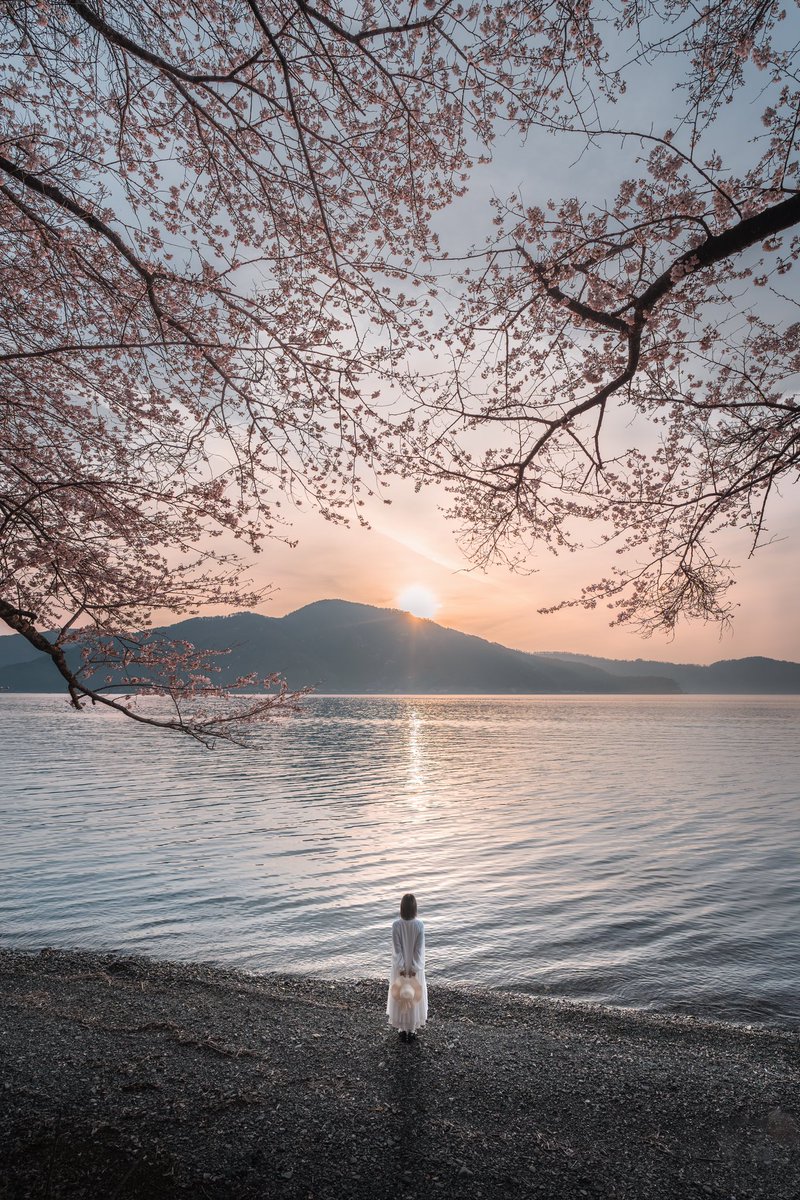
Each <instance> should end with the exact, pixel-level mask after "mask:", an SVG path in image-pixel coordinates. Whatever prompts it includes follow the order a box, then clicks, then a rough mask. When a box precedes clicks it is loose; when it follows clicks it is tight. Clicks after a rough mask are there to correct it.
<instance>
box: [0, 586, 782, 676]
mask: <svg viewBox="0 0 800 1200" xmlns="http://www.w3.org/2000/svg"><path fill="white" fill-rule="evenodd" d="M164 635H166V636H170V637H174V638H182V639H185V640H186V641H190V642H193V643H194V644H195V645H196V646H197V647H198V648H199V649H217V648H219V647H229V653H227V654H225V655H224V656H220V658H219V660H218V662H219V664H220V666H221V667H222V672H221V674H220V675H219V676H218V678H219V679H220V681H221V682H227V681H229V680H231V679H235V678H236V677H238V676H239V675H243V674H249V673H250V672H251V671H255V672H256V673H257V674H258V675H259V676H261V677H263V676H266V675H268V674H271V673H273V672H279V673H280V674H282V675H285V676H286V678H287V680H288V683H289V685H290V686H291V687H293V688H296V687H301V686H304V685H310V686H312V687H314V688H316V689H317V690H318V691H323V692H325V691H327V692H341V693H345V694H347V693H350V694H353V693H368V694H369V693H373V694H374V693H388V694H408V693H414V694H421V693H426V692H427V693H430V694H448V693H449V694H464V695H475V694H495V695H498V694H521V695H522V694H529V695H533V694H550V693H552V694H563V693H574V694H638V693H645V694H674V693H676V692H681V691H684V692H689V693H706V694H707V693H711V692H722V693H723V694H724V693H729V694H742V693H744V692H746V693H748V694H775V693H777V694H800V664H797V663H792V662H788V661H786V660H779V659H769V658H765V657H762V656H751V657H749V658H745V659H725V660H720V661H719V662H717V663H712V664H710V665H709V666H702V665H699V664H691V663H686V664H681V663H677V664H676V663H665V662H659V661H658V660H647V659H608V658H602V657H599V656H593V655H582V654H576V653H573V652H570V651H563V652H555V651H536V652H531V651H524V650H515V649H513V648H511V647H508V646H503V645H502V644H501V643H499V642H493V641H489V640H488V639H486V638H481V637H478V636H477V635H475V634H468V633H462V632H461V631H460V630H456V629H451V628H448V627H447V626H443V625H439V624H438V623H437V622H435V621H431V620H427V619H425V618H417V617H412V616H411V615H410V614H409V613H406V612H403V611H402V610H400V609H388V608H378V607H376V606H374V605H366V604H358V603H354V602H351V601H345V600H336V599H325V600H317V601H314V602H312V603H311V604H307V605H304V606H302V607H301V608H299V609H296V610H294V611H293V612H291V613H287V614H286V615H285V616H283V617H268V616H263V615H261V614H260V613H252V612H241V613H230V614H227V615H225V616H215V617H203V616H197V617H189V618H186V619H185V620H183V621H179V622H176V623H175V624H173V625H170V626H162V627H160V628H159V629H155V630H152V631H149V636H151V637H158V636H164ZM4 643H5V644H4ZM69 654H70V656H71V657H72V659H73V661H74V662H77V660H78V655H79V650H78V649H77V648H73V649H71V650H70V651H69ZM15 656H16V657H15ZM20 656H21V657H20ZM0 689H1V690H4V691H23V692H38V691H44V692H60V691H61V690H62V683H61V679H60V677H59V676H58V674H57V673H56V671H55V669H54V667H53V665H52V663H50V661H49V660H48V659H46V658H45V657H44V656H42V655H38V656H37V655H36V654H35V652H33V651H32V650H31V648H30V646H29V645H28V643H27V642H26V641H25V640H24V638H22V637H20V635H11V636H9V637H3V638H0Z"/></svg>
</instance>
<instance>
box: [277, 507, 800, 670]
mask: <svg viewBox="0 0 800 1200" xmlns="http://www.w3.org/2000/svg"><path fill="white" fill-rule="evenodd" d="M389 494H390V495H391V496H392V497H393V503H392V505H391V506H389V507H387V506H384V505H381V504H380V503H377V504H376V505H375V506H374V508H372V509H368V510H367V516H368V517H369V518H370V520H371V522H372V527H371V528H370V529H362V528H359V527H358V526H355V527H353V528H350V529H341V528H338V527H334V526H332V525H330V524H328V523H327V522H325V521H323V520H322V519H321V518H320V517H318V516H317V515H315V514H314V513H299V514H297V515H296V517H295V524H294V525H293V527H292V530H291V534H292V536H293V537H295V536H296V537H298V538H299V545H298V546H297V547H296V549H294V550H292V549H290V548H289V547H287V546H284V545H283V544H281V543H278V542H273V543H267V544H266V545H265V549H264V553H263V554H262V555H260V556H259V558H258V560H257V568H258V569H257V573H255V574H254V577H255V578H256V579H257V580H258V581H259V582H264V583H265V582H272V584H273V585H274V586H275V589H276V590H275V592H274V593H273V596H272V599H271V601H269V602H268V603H266V604H264V605H262V606H261V607H260V609H259V611H261V612H263V613H264V614H265V615H267V616H275V617H278V616H283V615H284V614H285V613H287V612H291V611H293V610H294V609H296V608H299V607H301V606H302V605H304V604H308V603H310V602H311V601H314V600H322V599H333V598H336V599H343V600H353V601H357V602H359V603H362V604H374V605H378V606H380V607H387V608H393V607H397V606H398V605H397V597H398V595H399V593H400V592H401V591H402V590H403V588H405V587H408V586H409V585H411V584H419V585H422V586H424V587H426V588H428V589H430V590H431V591H432V592H433V593H434V594H435V595H436V596H437V598H438V600H439V602H440V607H439V609H438V611H437V613H436V614H435V616H434V618H433V619H434V620H436V621H437V622H438V623H439V624H442V625H448V626H450V627H452V628H455V629H460V630H463V631H464V632H466V633H474V634H477V635H479V636H480V637H485V638H488V639H489V640H491V641H497V642H501V643H503V644H504V645H507V646H513V647H515V648H517V649H521V650H572V651H576V652H579V653H584V654H597V655H601V656H606V657H610V658H656V659H663V660H667V661H671V662H687V661H690V662H703V663H708V662H713V661H715V660H717V659H721V658H743V657H746V656H748V655H753V654H763V655H766V656H768V657H771V658H787V659H793V660H800V607H798V604H797V600H796V580H797V576H798V571H797V563H798V558H799V557H800V544H799V543H798V539H797V537H796V536H795V533H794V530H795V529H796V528H797V527H798V520H797V518H798V515H800V495H797V494H794V495H793V496H791V497H790V498H789V499H787V500H784V501H782V502H781V501H779V502H778V506H776V507H775V508H774V509H773V519H772V521H771V526H770V527H771V530H772V532H773V534H774V535H775V536H776V537H778V538H780V539H781V540H778V541H776V542H775V544H773V545H771V546H769V547H766V548H765V549H763V550H762V551H760V552H759V553H758V555H757V556H756V557H755V558H754V559H753V560H750V561H749V562H748V561H747V557H746V556H747V553H748V550H749V546H748V543H747V541H746V540H745V539H744V538H741V537H738V536H737V537H736V538H735V539H733V540H732V542H731V544H730V545H729V546H728V548H727V550H728V553H729V555H730V557H731V558H732V559H733V560H734V561H737V562H742V563H743V566H742V570H741V571H740V574H739V582H738V583H737V586H736V588H735V594H734V597H733V598H734V600H735V601H736V602H737V603H738V605H739V606H740V607H739V608H738V610H737V616H736V619H735V621H734V626H733V630H732V631H731V632H729V633H725V634H723V636H722V637H721V638H720V633H719V630H718V629H717V628H716V627H715V626H710V625H709V626H706V625H702V624H694V625H683V626H681V628H680V629H679V630H678V632H677V634H676V636H675V638H674V639H673V640H672V641H669V640H667V639H666V638H665V637H652V638H650V639H642V638H641V637H639V636H638V635H637V634H635V633H634V632H633V631H632V630H629V629H624V628H614V629H611V628H609V619H610V614H609V612H608V610H606V609H596V610H594V611H591V612H590V611H586V610H584V609H581V608H574V609H567V610H565V611H563V612H561V613H556V614H554V615H550V616H540V615H539V613H538V612H537V609H539V608H540V607H542V606H543V605H546V604H550V603H554V602H556V601H557V600H559V599H562V598H566V597H569V596H575V595H577V594H578V592H579V590H580V587H581V585H582V584H586V583H590V582H592V581H593V580H594V579H596V578H598V577H599V576H600V574H601V573H602V570H603V567H604V566H605V568H606V569H607V568H608V567H609V566H610V565H611V563H612V561H613V559H614V555H613V552H604V554H602V555H601V554H599V553H597V552H593V553H592V552H588V551H587V552H584V553H578V554H574V555H566V556H561V557H558V558H555V557H553V556H552V555H549V554H547V555H543V556H542V557H540V558H539V559H538V560H537V561H535V562H534V563H533V564H532V565H534V566H536V567H537V568H538V570H537V573H535V574H533V575H527V576H523V575H514V574H512V573H511V572H509V571H508V570H506V569H503V568H500V567H496V568H493V569H492V570H490V571H489V572H488V573H486V574H484V573H482V572H479V571H475V570H470V569H469V564H468V563H467V561H466V559H465V558H464V556H463V554H462V553H461V551H460V550H459V548H458V546H457V543H456V539H455V536H454V533H453V530H452V529H451V528H450V527H449V525H448V523H447V522H446V521H445V518H444V517H443V516H442V515H441V513H439V512H438V511H437V506H436V498H435V492H433V491H432V490H428V491H425V490H423V491H422V492H421V493H420V494H419V495H415V494H413V493H412V492H411V490H410V489H407V488H405V487H404V486H403V485H395V486H394V487H392V488H391V489H390V492H389Z"/></svg>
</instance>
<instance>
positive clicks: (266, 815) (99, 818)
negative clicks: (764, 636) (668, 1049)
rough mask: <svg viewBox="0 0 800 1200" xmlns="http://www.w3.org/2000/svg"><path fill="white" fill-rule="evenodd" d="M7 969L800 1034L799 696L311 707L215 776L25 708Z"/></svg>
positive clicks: (184, 747)
mask: <svg viewBox="0 0 800 1200" xmlns="http://www.w3.org/2000/svg"><path fill="white" fill-rule="evenodd" d="M0 721H1V722H2V726H1V728H2V750H1V751H0V753H1V754H2V762H1V763H0V766H1V772H0V839H1V842H0V844H1V845H2V855H1V856H0V944H2V945H4V946H13V947H18V948H31V949H37V948H40V947H42V946H60V947H83V948H92V949H99V948H103V949H115V950H121V951H132V952H136V953H143V954H148V955H151V956H153V957H161V958H174V959H202V960H205V961H210V962H215V963H224V964H228V965H233V966H238V967H243V968H246V969H251V970H255V971H272V970H275V971H281V972H301V973H309V974H314V975H322V976H327V977H332V976H336V975H338V974H341V975H344V976H364V975H370V976H376V975H383V974H385V973H386V971H387V968H388V930H389V925H390V923H391V921H392V919H393V918H394V916H395V914H396V908H397V904H398V902H399V898H400V895H401V894H402V893H403V892H404V891H406V890H411V891H414V892H415V893H416V894H417V896H418V899H419V905H420V916H422V917H423V918H424V920H425V922H426V930H427V940H428V980H429V986H430V988H431V1012H432V1013H435V987H436V983H437V981H442V982H456V983H462V984H467V983H473V984H479V985H481V986H489V987H496V988H510V989H514V990H518V991H525V992H531V993H536V994H548V995H558V996H565V997H570V998H573V999H575V1000H582V1001H587V1000H588V1001H594V1002H602V1003H610V1004H619V1005H634V1006H640V1007H643V1008H655V1009H667V1010H672V1011H681V1012H691V1013H697V1014H700V1015H707V1016H715V1017H722V1018H726V1019H733V1020H740V1021H745V1022H755V1023H757V1022H766V1023H769V1024H778V1025H783V1026H794V1027H798V1026H800V1003H799V1002H798V991H799V990H800V983H799V981H800V921H798V913H799V912H800V783H799V781H800V737H799V736H798V735H799V734H800V697H740V696H737V697H730V696H728V697H709V696H664V697H652V696H646V697H644V696H625V697H607V696H604V697H594V696H568V697H564V696H534V697H529V696H525V697H495V696H492V697H473V696H470V697H447V696H418V697H396V696H390V697H387V696H347V697H314V698H312V699H310V700H309V701H308V702H307V704H306V705H305V708H304V711H303V713H302V714H301V715H299V716H294V717H288V718H285V719H283V720H280V721H277V722H275V723H273V724H272V725H270V726H268V727H265V728H263V729H262V730H261V731H260V732H259V735H258V737H259V748H258V749H256V750H243V749H240V748H237V747H230V746H225V745H221V746H220V747H219V748H218V749H217V750H215V751H213V752H209V751H207V750H204V749H202V748H201V747H198V746H197V745H196V744H194V743H192V742H190V741H189V740H188V739H182V738H180V737H178V736H175V735H169V734H161V733H158V732H156V731H152V730H147V729H143V728H141V727H136V726H135V725H133V723H132V722H129V721H126V720H125V719H123V718H120V717H117V716H115V715H113V714H109V713H104V712H87V713H84V714H76V713H72V712H71V711H70V710H69V709H68V708H67V706H66V702H65V700H64V699H63V698H62V697H59V696H11V695H8V694H6V695H2V696H0Z"/></svg>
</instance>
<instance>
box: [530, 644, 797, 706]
mask: <svg viewBox="0 0 800 1200" xmlns="http://www.w3.org/2000/svg"><path fill="white" fill-rule="evenodd" d="M533 657H534V658H538V659H547V660H551V659H554V660H555V661H557V662H563V663H575V664H580V665H583V666H589V667H599V668H600V669H601V670H604V671H613V673H614V674H615V675H622V676H624V677H625V678H627V679H637V678H642V677H643V678H650V676H652V675H654V674H655V675H662V676H666V677H667V678H668V679H674V680H675V682H676V683H677V684H678V685H679V686H680V689H681V691H683V692H695V693H699V694H702V693H705V694H723V695H724V694H728V695H749V696H753V695H797V694H800V663H795V662H786V661H784V660H783V659H776V658H761V657H753V658H727V659H720V661H719V662H714V663H710V664H709V665H708V666H707V667H701V666H698V665H697V664H696V663H665V662H655V661H653V660H651V659H645V658H635V659H630V660H625V659H616V658H597V657H595V656H594V655H591V654H569V653H566V652H563V653H562V652H558V653H555V652H553V653H551V652H547V653H540V654H534V655H533Z"/></svg>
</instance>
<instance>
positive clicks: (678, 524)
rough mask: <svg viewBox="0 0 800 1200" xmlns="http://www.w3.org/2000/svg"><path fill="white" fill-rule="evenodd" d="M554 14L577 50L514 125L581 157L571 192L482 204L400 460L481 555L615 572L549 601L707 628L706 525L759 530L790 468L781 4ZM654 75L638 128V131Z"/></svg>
mask: <svg viewBox="0 0 800 1200" xmlns="http://www.w3.org/2000/svg"><path fill="white" fill-rule="evenodd" d="M570 11H571V13H572V20H573V25H572V27H571V28H572V34H573V38H574V40H575V41H580V42H581V44H583V45H584V46H586V47H589V48H590V49H589V50H588V51H587V53H586V54H585V56H584V60H585V61H584V63H583V64H582V65H581V68H580V70H579V71H578V72H577V73H576V72H573V73H572V74H570V73H569V72H568V70H567V68H566V65H565V66H564V68H563V69H562V70H560V71H556V72H554V75H553V77H552V80H551V81H550V83H549V85H548V87H547V89H546V94H540V96H539V108H538V112H537V120H538V122H539V126H540V128H541V129H542V130H544V131H546V132H548V133H550V134H552V135H554V136H555V137H556V139H557V140H558V142H559V145H562V144H563V142H564V141H565V140H569V141H570V144H571V145H572V146H573V147H574V153H573V158H574V159H576V160H577V168H576V170H575V173H576V174H578V175H579V176H581V170H580V168H581V166H582V164H583V163H584V162H585V163H591V164H592V165H593V168H594V169H593V170H589V169H588V167H587V168H586V169H584V171H583V175H582V181H583V182H584V184H585V191H584V193H583V194H582V195H577V196H568V197H564V196H562V197H557V198H555V199H550V200H548V201H538V202H531V201H530V200H529V199H528V198H526V197H525V196H524V195H521V194H519V195H516V196H513V197H511V198H509V199H508V200H507V201H503V202H500V201H498V202H497V203H496V213H495V224H496V226H497V227H498V229H497V234H496V236H495V237H493V238H492V240H491V242H490V243H489V244H488V246H487V247H486V248H479V249H476V250H475V252H474V253H473V254H472V255H471V256H469V257H468V259H467V261H466V262H465V263H463V264H462V275H461V280H462V285H463V289H464V293H463V303H462V304H461V307H460V310H459V312H458V314H457V318H456V319H455V321H454V322H453V323H452V324H451V326H450V327H449V328H448V329H447V330H446V331H445V334H444V340H445V343H446V346H447V351H448V354H449V358H444V356H440V368H441V370H440V373H439V375H438V377H437V378H436V379H435V380H434V381H433V382H431V381H430V380H424V379H419V378H416V379H412V380H411V384H412V387H413V394H414V396H415V403H417V404H420V403H425V404H427V406H428V408H429V416H428V419H427V423H426V426H425V429H424V434H425V436H424V437H422V438H420V439H419V440H418V442H417V445H416V448H415V452H416V454H417V455H418V456H419V457H420V459H423V460H424V468H423V470H422V471H421V472H420V471H414V472H412V473H414V474H416V475H417V477H418V478H420V477H421V478H423V479H428V480H429V479H431V478H433V479H436V480H439V481H444V482H445V484H446V486H447V487H448V489H449V490H450V492H451V493H452V496H453V505H452V513H453V515H454V516H455V518H456V519H457V520H459V521H460V522H461V525H462V530H463V533H464V537H465V540H466V543H467V546H468V549H469V552H470V553H471V554H472V555H473V556H474V558H475V560H476V561H477V562H479V563H484V564H485V563H487V562H488V561H490V560H492V559H496V558H498V557H499V558H501V559H505V561H507V562H509V563H511V565H512V566H516V567H524V566H526V565H527V564H528V563H529V562H530V555H531V553H532V552H534V551H535V550H537V549H538V548H541V547H546V548H548V549H550V550H552V551H554V552H556V553H565V552H569V551H574V550H577V549H580V548H581V547H583V546H585V545H586V544H587V542H594V543H596V542H597V541H598V540H602V541H605V542H607V543H608V545H609V547H610V548H612V549H613V550H615V551H616V553H617V554H618V555H619V558H617V560H616V562H617V565H616V566H615V567H614V568H613V569H612V570H611V571H610V573H609V574H608V575H607V577H606V578H603V579H600V580H595V581H593V582H591V583H589V584H588V585H587V586H586V588H585V590H584V591H583V593H582V595H581V596H580V597H579V598H575V599H572V600H568V601H567V603H570V604H572V603H581V604H584V605H588V606H590V607H595V606H596V605H598V604H599V603H605V604H607V605H608V607H609V608H610V609H611V610H612V616H613V620H612V623H616V622H632V623H634V624H635V625H638V627H639V628H640V630H641V631H642V632H643V633H645V634H647V633H651V632H653V631H654V630H662V631H664V630H665V631H667V632H671V631H672V630H674V628H675V625H676V623H677V622H678V621H679V619H680V618H682V617H688V618H693V617H694V618H698V617H699V618H701V619H707V620H712V621H719V622H722V623H725V622H727V621H729V620H730V618H731V615H732V611H733V605H732V602H731V599H730V596H729V593H728V589H729V587H730V584H731V581H732V578H733V570H734V568H733V566H732V564H731V563H730V562H729V561H728V560H727V558H726V556H725V555H724V554H723V553H722V552H721V551H720V550H719V549H718V546H719V539H720V536H722V537H723V538H724V537H725V536H727V535H726V533H725V531H726V530H729V529H730V528H731V527H733V528H736V529H739V530H744V531H745V532H746V535H747V537H748V539H749V542H748V547H747V548H748V550H749V551H751V552H752V550H754V549H755V548H757V547H758V546H759V545H760V544H762V543H763V542H764V541H765V540H768V536H769V535H768V533H767V526H766V517H767V508H768V503H769V501H770V500H771V498H772V497H773V496H774V494H775V492H776V491H777V490H778V489H779V488H780V486H781V484H784V485H787V486H788V485H790V484H792V483H794V482H795V481H796V479H797V474H798V466H799V465H800V409H799V408H798V402H797V393H796V386H797V383H796V381H797V372H798V369H799V368H800V321H799V320H798V317H799V316H800V312H799V311H798V293H797V290H796V288H793V276H792V269H793V267H794V265H795V262H796V259H797V257H798V251H799V250H800V234H799V233H798V230H799V229H800V178H799V175H798V170H799V168H798V128H800V79H799V78H798V67H799V66H800V60H799V59H798V41H799V39H800V25H799V23H798V10H797V6H796V5H794V4H793V5H791V10H790V11H789V13H788V14H787V12H786V11H784V7H783V5H782V4H780V3H771V2H770V0H760V2H757V3H753V2H748V3H741V2H738V0H725V2H722V3H708V4H700V5H695V4H690V3H685V2H684V0H663V2H661V0H658V2H656V0H651V2H648V0H643V2H638V0H631V2H623V3H621V4H618V5H613V4H610V3H607V4H603V3H597V4H590V3H585V4H578V5H574V6H571V9H570ZM673 85H674V90H673ZM653 90H655V93H656V94H657V95H658V97H659V99H660V101H661V103H660V104H659V105H658V106H654V105H650V106H649V107H650V111H651V112H652V111H653V109H654V108H656V107H657V111H658V112H659V116H658V118H657V119H658V122H659V123H658V124H655V123H653V122H654V119H653V118H652V117H651V118H649V119H648V120H647V121H646V123H641V121H640V122H638V123H637V120H636V118H637V115H638V112H639V109H641V108H645V110H647V108H648V105H647V103H646V101H647V100H649V99H651V97H652V95H653ZM534 145H535V148H536V151H537V154H538V157H534V155H533V154H532V153H531V152H530V151H529V161H530V163H531V171H530V175H531V176H533V175H534V174H535V169H536V166H537V165H538V164H540V163H541V162H542V161H543V160H544V159H545V156H546V145H547V143H546V141H545V142H544V143H543V142H542V140H541V139H539V141H537V142H535V143H533V142H529V146H530V147H533V146H534ZM625 163H627V164H628V168H627V172H628V173H627V177H626V176H625V174H624V173H623V174H622V177H620V172H621V171H624V167H623V166H622V164H625ZM612 164H613V165H612ZM615 175H616V177H617V178H616V180H614V176H615ZM609 181H610V182H609ZM559 607H560V606H559Z"/></svg>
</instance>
